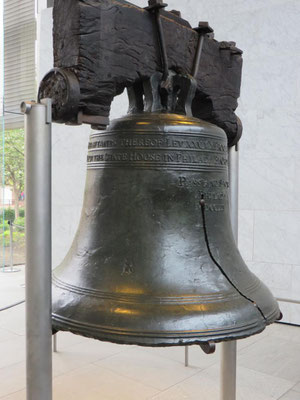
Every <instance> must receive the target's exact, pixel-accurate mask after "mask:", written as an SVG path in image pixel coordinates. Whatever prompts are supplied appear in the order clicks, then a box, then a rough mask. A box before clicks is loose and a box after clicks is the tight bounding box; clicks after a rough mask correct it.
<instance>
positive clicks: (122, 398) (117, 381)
mask: <svg viewBox="0 0 300 400" xmlns="http://www.w3.org/2000/svg"><path fill="white" fill-rule="evenodd" d="M157 392H158V391H157V390H155V389H154V388H153V387H150V386H147V385H143V384H141V383H139V382H136V381H134V380H131V379H128V378H125V377H122V376H120V375H118V374H116V373H114V372H112V371H109V370H107V369H105V368H102V367H100V366H96V365H89V366H87V367H85V368H80V369H78V370H76V371H73V372H72V373H69V374H65V375H62V376H60V377H58V378H56V379H54V399H55V400H62V399H64V400H83V399H84V400H99V399H101V400H143V399H149V398H151V397H153V396H154V395H155V394H156V393H157Z"/></svg>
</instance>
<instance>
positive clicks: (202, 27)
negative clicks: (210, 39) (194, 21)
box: [192, 21, 214, 78]
mask: <svg viewBox="0 0 300 400" xmlns="http://www.w3.org/2000/svg"><path fill="white" fill-rule="evenodd" d="M194 31H196V32H198V34H199V40H198V46H197V52H196V56H195V59H194V65H193V70H192V76H193V77H194V78H196V76H197V75H198V72H199V66H200V60H201V55H202V50H203V44H204V38H205V36H206V35H207V34H212V33H213V32H214V30H213V29H212V28H211V27H210V26H209V24H208V22H204V21H200V22H199V24H198V27H197V28H194Z"/></svg>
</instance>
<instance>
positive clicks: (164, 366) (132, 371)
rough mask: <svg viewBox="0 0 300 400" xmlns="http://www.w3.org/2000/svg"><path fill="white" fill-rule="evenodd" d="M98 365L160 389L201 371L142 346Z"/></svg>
mask: <svg viewBox="0 0 300 400" xmlns="http://www.w3.org/2000/svg"><path fill="white" fill-rule="evenodd" d="M97 365H101V366H103V367H105V368H108V369H110V370H112V371H114V372H116V373H119V374H121V375H123V376H126V377H128V378H131V379H135V380H137V381H139V382H141V383H143V384H145V385H149V386H152V387H154V388H156V389H158V390H165V389H167V388H168V387H170V386H172V385H175V384H176V383H178V382H180V381H182V380H184V379H186V378H188V377H189V376H191V375H193V374H195V373H197V372H198V371H199V370H198V369H197V368H196V367H190V368H186V367H185V366H184V364H183V363H182V362H178V361H174V360H170V359H167V358H165V357H161V356H159V355H157V354H155V352H153V353H151V352H148V351H145V350H144V349H142V348H133V349H130V350H128V351H126V352H122V353H120V354H118V355H116V356H113V357H109V358H107V359H105V360H103V361H100V362H97Z"/></svg>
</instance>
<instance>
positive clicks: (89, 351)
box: [53, 338, 127, 375]
mask: <svg viewBox="0 0 300 400" xmlns="http://www.w3.org/2000/svg"><path fill="white" fill-rule="evenodd" d="M83 339H84V340H83V341H81V342H80V343H77V344H73V345H72V346H70V347H66V348H64V349H61V350H59V351H58V352H57V353H53V373H54V375H59V374H64V373H66V372H69V371H72V370H75V369H77V368H80V367H82V366H84V365H87V364H90V363H93V362H96V361H99V360H103V359H105V358H107V357H110V356H113V355H115V354H118V353H120V352H121V351H124V350H125V349H126V348H127V346H125V348H123V349H122V346H120V345H116V344H112V343H105V342H99V341H97V340H93V339H85V338H83Z"/></svg>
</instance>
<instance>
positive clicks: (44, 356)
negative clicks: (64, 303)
mask: <svg viewBox="0 0 300 400" xmlns="http://www.w3.org/2000/svg"><path fill="white" fill-rule="evenodd" d="M21 110H22V111H23V113H24V114H25V132H26V159H25V160H26V161H25V169H26V371H27V400H41V399H43V400H51V399H52V343H51V336H52V332H51V101H50V100H48V99H47V100H43V101H42V103H34V102H32V103H22V105H21Z"/></svg>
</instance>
